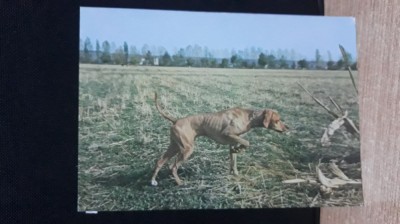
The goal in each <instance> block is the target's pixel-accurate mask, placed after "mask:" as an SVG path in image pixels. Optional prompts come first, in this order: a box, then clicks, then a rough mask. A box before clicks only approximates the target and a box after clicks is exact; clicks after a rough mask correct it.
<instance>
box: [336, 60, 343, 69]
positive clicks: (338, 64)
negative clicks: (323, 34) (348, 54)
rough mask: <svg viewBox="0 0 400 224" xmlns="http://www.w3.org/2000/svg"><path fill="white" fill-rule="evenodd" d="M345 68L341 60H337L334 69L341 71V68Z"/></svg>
mask: <svg viewBox="0 0 400 224" xmlns="http://www.w3.org/2000/svg"><path fill="white" fill-rule="evenodd" d="M344 66H345V62H344V61H343V59H339V60H338V61H337V62H336V66H335V67H336V69H338V70H342V69H343V67H344Z"/></svg>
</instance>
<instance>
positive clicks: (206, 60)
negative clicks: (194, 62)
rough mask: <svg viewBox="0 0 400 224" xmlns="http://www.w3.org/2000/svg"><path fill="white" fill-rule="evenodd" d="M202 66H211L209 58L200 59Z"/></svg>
mask: <svg viewBox="0 0 400 224" xmlns="http://www.w3.org/2000/svg"><path fill="white" fill-rule="evenodd" d="M200 64H201V67H208V66H210V63H209V60H208V59H207V58H201V59H200Z"/></svg>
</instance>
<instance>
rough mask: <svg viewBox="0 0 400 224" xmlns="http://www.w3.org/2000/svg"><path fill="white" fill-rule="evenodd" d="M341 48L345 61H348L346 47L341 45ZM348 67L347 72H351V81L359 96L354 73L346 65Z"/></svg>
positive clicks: (348, 66)
mask: <svg viewBox="0 0 400 224" xmlns="http://www.w3.org/2000/svg"><path fill="white" fill-rule="evenodd" d="M339 48H340V52H341V53H342V56H343V59H344V60H345V61H348V57H347V53H346V50H345V49H344V47H343V46H342V45H340V44H339ZM346 66H347V71H349V75H350V79H351V82H352V83H353V87H354V90H355V91H356V93H357V95H358V89H357V86H356V82H355V81H354V76H353V73H352V72H351V68H350V65H346Z"/></svg>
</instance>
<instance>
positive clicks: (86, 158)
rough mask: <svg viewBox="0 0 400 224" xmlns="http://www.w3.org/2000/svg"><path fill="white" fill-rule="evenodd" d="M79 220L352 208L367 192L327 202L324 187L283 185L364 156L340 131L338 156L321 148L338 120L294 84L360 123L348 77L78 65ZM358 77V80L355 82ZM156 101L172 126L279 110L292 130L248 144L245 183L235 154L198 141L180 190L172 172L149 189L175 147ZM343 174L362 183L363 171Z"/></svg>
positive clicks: (259, 133) (259, 134) (243, 158)
mask: <svg viewBox="0 0 400 224" xmlns="http://www.w3.org/2000/svg"><path fill="white" fill-rule="evenodd" d="M79 76H80V77H79V82H80V83H79V85H80V86H79V149H78V150H79V152H78V156H79V158H78V210H80V211H83V210H97V211H121V210H122V211H126V210H159V209H219V208H224V209H226V208H266V207H268V208H270V207H309V206H352V205H359V204H360V203H362V190H361V188H355V187H353V186H350V187H349V186H347V187H344V188H342V189H341V190H340V191H336V192H335V191H334V193H333V195H332V196H331V197H330V198H328V199H322V198H321V197H320V195H319V194H318V192H319V186H318V185H316V184H310V183H301V184H283V183H282V181H283V180H288V179H294V178H310V177H311V178H314V179H315V178H316V176H315V165H317V164H318V161H319V160H320V159H322V161H324V160H328V159H332V158H341V157H342V156H343V155H344V154H346V153H354V152H356V153H358V152H359V141H358V140H357V139H356V138H353V137H352V136H350V135H347V134H346V133H345V132H344V131H343V130H342V129H341V131H339V132H338V133H337V134H335V136H334V137H333V139H332V143H333V144H332V146H330V147H325V148H323V147H321V144H320V142H319V141H320V138H321V136H322V134H323V131H324V129H323V128H324V127H326V126H327V125H328V124H329V123H330V122H331V121H332V120H331V117H330V116H329V115H328V114H327V113H326V112H325V111H324V110H323V109H322V108H321V107H320V106H318V105H317V104H316V103H315V102H314V101H313V100H312V99H311V97H310V96H308V95H307V94H306V93H305V92H304V91H303V90H302V89H301V88H300V87H299V86H298V85H297V84H296V82H300V83H302V84H303V85H304V86H305V87H306V88H308V89H309V90H310V91H311V92H312V93H313V94H315V95H316V96H317V97H318V98H320V99H322V100H324V102H325V104H328V102H329V99H328V97H329V96H331V97H332V98H334V99H335V100H336V101H337V102H338V103H340V104H341V106H342V107H343V108H344V109H347V110H349V117H350V118H352V119H353V120H355V121H358V120H359V119H358V104H357V98H356V95H355V93H354V89H353V87H352V84H351V81H350V78H349V75H348V73H347V72H345V71H306V70H302V71H300V70H262V69H254V70H250V69H208V68H173V67H144V66H143V67H138V66H129V67H122V66H118V65H80V74H79ZM356 77H357V76H356ZM154 92H157V93H158V95H159V97H160V103H161V104H162V105H163V106H164V107H165V110H166V111H168V112H169V113H170V114H171V115H173V116H174V117H177V118H180V117H184V116H187V115H191V114H197V113H205V112H216V111H220V110H223V109H227V108H231V107H236V106H241V107H244V108H272V109H275V110H277V111H278V112H279V113H280V114H281V117H282V120H283V121H284V122H285V123H286V124H287V125H288V126H289V127H290V129H291V131H290V132H289V133H288V134H280V133H276V132H273V131H271V130H266V129H263V128H259V129H253V130H252V131H250V132H249V133H247V134H246V135H245V136H244V138H245V139H247V140H249V142H250V144H251V146H250V148H249V149H248V150H246V151H245V152H244V153H241V154H239V156H238V170H239V173H240V175H239V176H233V175H230V174H229V149H228V146H225V145H219V144H217V143H215V142H214V141H212V140H210V139H208V138H204V137H200V138H198V139H197V141H196V144H195V150H194V153H193V155H192V156H191V157H190V159H189V161H188V162H187V163H185V164H183V166H182V167H181V168H180V169H179V171H178V172H179V175H180V177H181V178H182V179H183V180H184V182H185V185H184V186H180V187H178V186H176V183H175V181H174V180H173V179H172V175H171V172H170V170H169V168H168V166H169V164H170V163H172V162H173V160H171V161H170V162H169V163H168V164H166V166H164V167H163V169H162V170H161V171H160V173H159V175H158V179H157V180H158V182H159V186H157V187H153V186H150V177H151V174H152V172H153V168H154V165H155V162H156V161H157V160H158V159H159V158H160V156H161V155H162V153H163V152H164V151H165V150H166V148H167V147H168V144H169V128H170V126H171V123H170V122H169V121H167V120H165V119H164V118H162V117H161V116H160V114H159V113H158V112H157V110H156V108H155V104H154ZM349 167H350V168H348V169H344V170H343V172H344V173H345V174H346V175H348V176H349V177H350V178H352V179H360V178H361V171H360V164H359V163H356V164H352V166H349ZM325 175H327V176H328V177H332V176H330V175H329V173H327V172H326V173H325Z"/></svg>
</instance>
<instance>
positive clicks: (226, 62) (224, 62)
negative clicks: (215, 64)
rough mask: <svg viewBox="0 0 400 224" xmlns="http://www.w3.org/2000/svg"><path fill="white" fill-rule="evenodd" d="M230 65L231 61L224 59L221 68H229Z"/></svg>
mask: <svg viewBox="0 0 400 224" xmlns="http://www.w3.org/2000/svg"><path fill="white" fill-rule="evenodd" d="M228 64H229V60H228V59H226V58H224V59H222V61H221V64H220V67H221V68H227V67H228Z"/></svg>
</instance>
